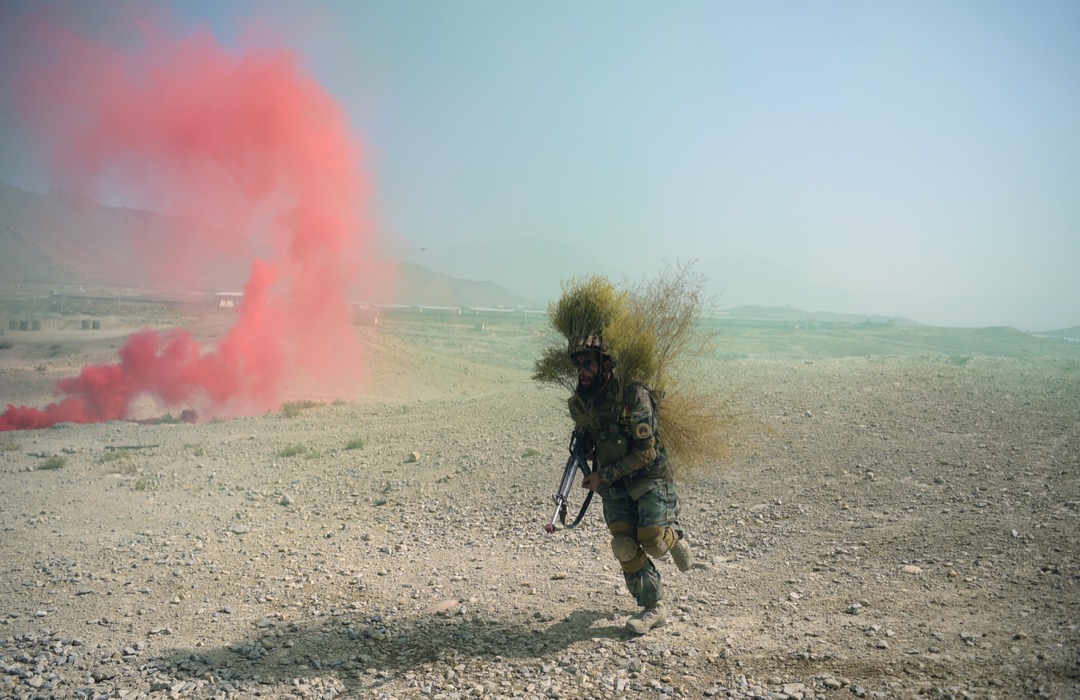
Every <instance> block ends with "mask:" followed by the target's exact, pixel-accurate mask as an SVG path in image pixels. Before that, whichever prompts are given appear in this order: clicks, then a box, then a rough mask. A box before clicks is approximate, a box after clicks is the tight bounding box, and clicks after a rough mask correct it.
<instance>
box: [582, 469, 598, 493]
mask: <svg viewBox="0 0 1080 700" xmlns="http://www.w3.org/2000/svg"><path fill="white" fill-rule="evenodd" d="M581 488H583V489H588V490H590V491H595V490H597V489H598V488H600V474H598V473H597V472H593V473H592V474H589V475H587V476H586V477H585V478H584V479H582V480H581Z"/></svg>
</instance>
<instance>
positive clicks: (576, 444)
mask: <svg viewBox="0 0 1080 700" xmlns="http://www.w3.org/2000/svg"><path fill="white" fill-rule="evenodd" d="M568 449H569V450H570V457H569V458H568V459H567V460H566V468H565V469H563V475H562V481H560V482H559V492H558V493H556V494H555V496H554V498H555V515H553V516H551V522H550V523H548V524H547V525H545V526H544V531H545V532H547V533H548V534H549V535H550V534H552V533H553V532H555V523H556V522H560V523H562V525H563V527H577V525H578V523H580V522H581V519H582V518H584V517H585V511H587V510H588V509H589V503H590V502H591V501H592V497H593V492H592V491H589V494H588V495H587V496H585V502H584V503H582V504H581V510H580V511H578V514H577V517H576V518H574V522H572V523H570V524H569V525H567V524H566V504H567V502H568V499H569V498H570V489H572V488H573V487H574V477H575V476H577V473H578V470H581V473H582V475H583V476H588V475H589V474H591V473H592V469H590V468H589V462H588V461H587V460H586V459H585V445H584V444H583V443H582V440H581V439H579V438H578V434H577V431H574V433H573V434H572V435H571V436H570V446H569V448H568Z"/></svg>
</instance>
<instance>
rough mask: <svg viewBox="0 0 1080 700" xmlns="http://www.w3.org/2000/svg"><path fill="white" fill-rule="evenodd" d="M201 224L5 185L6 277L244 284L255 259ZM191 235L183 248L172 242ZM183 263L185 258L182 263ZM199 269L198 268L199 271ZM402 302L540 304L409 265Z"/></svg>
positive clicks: (182, 285)
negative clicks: (214, 241)
mask: <svg viewBox="0 0 1080 700" xmlns="http://www.w3.org/2000/svg"><path fill="white" fill-rule="evenodd" d="M210 236H212V232H208V231H206V230H205V228H202V227H201V224H199V223H197V222H191V221H185V220H182V219H178V218H175V217H167V216H162V215H160V214H156V213H154V212H150V211H145V210H135V209H128V208H122V207H110V206H106V205H104V204H101V203H99V202H96V201H94V200H92V199H89V198H87V197H84V196H82V195H80V194H76V193H74V192H69V191H65V190H60V189H54V190H51V191H49V192H47V193H45V194H36V193H33V192H26V191H24V190H20V189H18V188H15V187H11V186H9V185H6V184H3V183H0V280H6V281H24V282H33V283H41V284H56V285H99V286H110V287H116V286H123V287H128V286H130V287H141V288H149V289H199V290H206V291H222V290H239V289H241V288H242V287H243V284H244V282H245V280H246V279H247V274H248V272H249V270H250V264H251V261H252V260H253V259H254V258H256V257H258V256H259V255H260V250H259V249H258V248H257V246H256V245H254V244H252V245H250V246H248V247H246V248H244V249H234V250H228V251H220V250H215V251H213V253H212V254H208V253H207V251H205V250H200V249H199V246H200V245H201V244H199V243H198V241H202V240H207V239H208V238H209V237H210ZM176 240H181V241H192V242H191V243H190V244H189V245H181V246H176V245H174V244H170V243H169V241H176ZM178 263H179V264H178ZM192 271H194V274H192ZM394 278H395V281H394V285H395V292H394V293H393V294H392V295H390V296H391V297H392V298H393V300H394V301H395V302H396V303H400V304H409V305H418V304H427V305H445V306H488V307H498V306H501V307H510V308H513V307H517V306H537V305H539V302H536V301H532V300H528V299H525V298H523V297H520V296H518V295H516V294H513V293H511V292H509V291H508V290H506V289H505V288H503V287H500V286H499V285H497V284H494V283H492V282H488V281H471V280H467V279H458V278H454V277H451V276H449V275H445V274H441V273H439V272H435V271H433V270H430V269H428V268H426V267H423V266H421V265H417V264H413V263H402V264H399V265H397V269H396V275H394Z"/></svg>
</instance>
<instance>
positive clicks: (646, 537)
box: [637, 525, 677, 559]
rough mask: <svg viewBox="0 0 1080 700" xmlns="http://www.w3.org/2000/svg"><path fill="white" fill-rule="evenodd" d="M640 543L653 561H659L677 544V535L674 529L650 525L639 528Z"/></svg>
mask: <svg viewBox="0 0 1080 700" xmlns="http://www.w3.org/2000/svg"><path fill="white" fill-rule="evenodd" d="M637 536H638V541H639V542H640V543H641V547H642V548H643V549H644V550H645V551H646V552H648V554H649V556H650V557H652V558H653V559H659V558H660V557H662V556H664V555H665V554H667V553H668V550H670V549H671V547H672V546H673V545H674V544H675V540H676V538H677V537H676V535H675V530H674V528H671V527H665V526H662V525H650V526H649V527H639V528H638V531H637Z"/></svg>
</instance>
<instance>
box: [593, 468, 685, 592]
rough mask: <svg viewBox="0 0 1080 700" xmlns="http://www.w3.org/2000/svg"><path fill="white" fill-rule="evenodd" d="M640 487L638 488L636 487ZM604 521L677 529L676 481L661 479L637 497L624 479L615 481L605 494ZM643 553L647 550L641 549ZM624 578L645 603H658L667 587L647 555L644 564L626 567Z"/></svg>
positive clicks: (678, 529) (678, 530)
mask: <svg viewBox="0 0 1080 700" xmlns="http://www.w3.org/2000/svg"><path fill="white" fill-rule="evenodd" d="M635 490H637V489H635ZM603 498H604V522H606V523H607V524H608V525H609V526H610V525H611V524H612V523H615V522H623V523H630V524H632V525H633V526H634V527H636V528H643V527H653V526H659V527H671V528H673V529H674V530H675V532H677V533H681V532H682V528H680V527H679V520H678V518H679V497H678V495H677V494H676V493H675V483H674V482H672V481H670V480H658V481H657V482H656V485H655V487H654V488H652V489H651V490H649V491H647V492H646V493H644V494H642V495H641V496H640V497H638V499H637V500H636V501H635V500H634V499H633V498H632V497H631V496H630V492H629V490H628V489H627V487H626V486H625V485H623V484H621V483H615V484H612V485H611V486H610V487H609V488H608V489H607V490H606V491H605V492H604V494H603ZM642 555H643V556H644V552H642ZM623 580H625V581H626V587H627V588H628V589H629V590H630V595H632V596H634V600H636V601H637V603H638V605H640V606H642V607H650V606H653V605H656V603H658V602H659V601H660V600H661V599H663V597H664V587H663V583H662V582H661V580H660V571H659V569H657V568H656V565H655V564H653V562H652V560H651V559H648V558H646V562H645V566H643V567H642V568H640V569H638V570H637V571H631V572H627V571H623Z"/></svg>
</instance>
